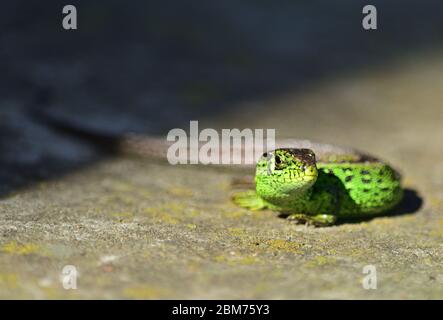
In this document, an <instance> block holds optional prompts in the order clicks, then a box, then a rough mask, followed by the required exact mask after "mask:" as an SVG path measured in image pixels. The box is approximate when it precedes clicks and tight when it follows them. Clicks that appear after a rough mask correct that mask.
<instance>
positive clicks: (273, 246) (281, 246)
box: [265, 239, 303, 254]
mask: <svg viewBox="0 0 443 320" xmlns="http://www.w3.org/2000/svg"><path fill="white" fill-rule="evenodd" d="M265 244H266V245H267V249H268V250H271V251H285V252H291V253H296V254H300V253H303V252H302V251H301V250H300V244H298V243H296V242H293V241H288V240H282V239H270V240H266V241H265Z"/></svg>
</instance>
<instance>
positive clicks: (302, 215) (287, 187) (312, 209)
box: [39, 115, 403, 225]
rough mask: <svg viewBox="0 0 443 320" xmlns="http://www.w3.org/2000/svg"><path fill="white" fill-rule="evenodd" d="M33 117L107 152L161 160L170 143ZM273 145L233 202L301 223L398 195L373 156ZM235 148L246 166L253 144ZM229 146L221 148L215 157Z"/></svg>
mask: <svg viewBox="0 0 443 320" xmlns="http://www.w3.org/2000/svg"><path fill="white" fill-rule="evenodd" d="M39 119H40V120H41V121H45V123H47V124H49V125H51V126H52V127H53V128H57V129H61V130H62V131H63V132H65V133H72V134H75V135H82V136H86V137H87V138H89V139H90V140H95V141H97V142H98V143H100V144H101V143H107V144H110V145H111V147H112V148H111V150H112V151H113V152H119V153H126V154H135V155H140V156H144V157H149V158H158V159H165V158H166V156H167V152H168V148H169V147H170V146H171V144H172V142H169V141H166V139H164V138H163V137H155V136H149V135H132V134H128V135H123V136H117V137H109V136H106V135H101V134H100V133H97V132H94V131H93V130H88V129H85V128H82V127H79V126H77V125H75V124H72V123H69V122H63V121H60V120H58V119H53V118H51V117H48V116H47V115H45V116H43V115H40V117H39ZM200 144H201V143H200ZM200 144H199V145H198V146H197V148H198V149H199V148H200ZM275 147H276V148H277V149H275V150H273V151H271V150H268V151H267V152H266V153H264V154H263V156H262V157H261V158H260V159H259V160H258V162H257V164H256V174H255V184H256V190H255V191H243V192H238V193H236V194H235V195H234V196H233V201H234V203H236V204H237V205H239V206H241V207H245V208H249V209H251V210H260V209H266V208H268V209H271V210H275V211H280V212H283V213H285V214H288V217H289V218H291V219H294V220H297V221H301V222H308V223H311V224H315V225H331V224H334V223H335V222H336V220H337V218H342V217H345V218H352V217H355V218H360V217H364V216H373V215H377V214H382V213H385V212H386V211H388V210H389V209H391V208H393V207H394V206H395V205H396V204H397V203H399V202H400V200H401V199H402V196H403V190H402V188H401V184H400V175H399V174H398V173H397V172H396V171H395V170H394V169H392V168H391V167H390V166H389V165H387V164H386V163H383V162H381V161H379V160H377V159H376V158H374V157H371V156H368V155H365V154H363V153H361V152H359V151H356V150H354V149H352V148H343V147H339V146H335V145H330V144H325V143H315V142H311V141H309V140H298V139H285V140H281V139H280V140H277V141H276V144H275ZM240 149H241V150H238V151H241V154H242V157H243V162H242V163H243V164H246V165H243V167H245V166H246V167H247V168H248V167H249V166H250V165H249V163H253V161H252V158H254V157H255V156H254V151H255V149H254V146H253V145H252V146H250V145H244V146H242V147H241V148H240ZM312 150H314V151H315V154H314V152H313V151H312ZM231 151H233V150H231V149H229V150H221V151H220V152H221V154H220V156H221V155H222V154H223V152H231ZM185 157H186V156H185ZM251 157H252V158H251ZM316 157H317V158H318V159H317V161H316ZM240 167H242V166H240Z"/></svg>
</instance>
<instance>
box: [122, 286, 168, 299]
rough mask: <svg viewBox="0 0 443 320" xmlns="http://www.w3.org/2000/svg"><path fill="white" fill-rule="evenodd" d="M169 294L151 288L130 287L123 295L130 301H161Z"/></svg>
mask: <svg viewBox="0 0 443 320" xmlns="http://www.w3.org/2000/svg"><path fill="white" fill-rule="evenodd" d="M166 294H167V290H165V289H163V288H156V287H151V286H139V287H128V288H125V289H123V295H124V296H125V297H127V298H130V299H159V298H161V297H162V296H165V295H166Z"/></svg>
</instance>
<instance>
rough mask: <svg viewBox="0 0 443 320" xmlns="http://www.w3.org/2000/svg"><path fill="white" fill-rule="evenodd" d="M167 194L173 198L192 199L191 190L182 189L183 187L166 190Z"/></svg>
mask: <svg viewBox="0 0 443 320" xmlns="http://www.w3.org/2000/svg"><path fill="white" fill-rule="evenodd" d="M167 192H168V193H169V194H171V195H173V196H177V197H192V196H193V194H194V193H193V192H192V190H191V189H188V188H183V187H172V188H169V189H168V190H167Z"/></svg>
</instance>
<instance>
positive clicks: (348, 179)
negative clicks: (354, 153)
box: [345, 176, 354, 182]
mask: <svg viewBox="0 0 443 320" xmlns="http://www.w3.org/2000/svg"><path fill="white" fill-rule="evenodd" d="M353 178H354V176H347V177H346V178H345V181H346V182H349V181H351V180H352V179H353Z"/></svg>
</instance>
